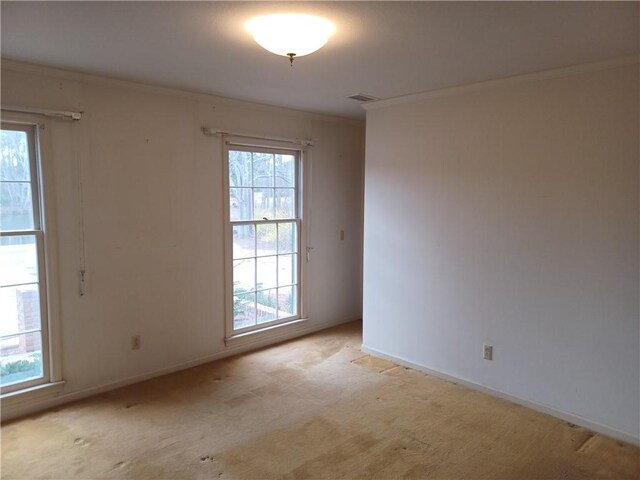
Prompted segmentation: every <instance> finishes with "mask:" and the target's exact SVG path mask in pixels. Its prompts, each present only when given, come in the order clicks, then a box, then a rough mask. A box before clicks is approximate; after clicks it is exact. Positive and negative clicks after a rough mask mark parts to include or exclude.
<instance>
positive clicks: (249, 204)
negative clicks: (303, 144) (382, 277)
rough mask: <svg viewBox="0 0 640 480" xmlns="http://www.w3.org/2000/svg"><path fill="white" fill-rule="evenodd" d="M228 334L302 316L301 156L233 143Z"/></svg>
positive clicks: (230, 157)
mask: <svg viewBox="0 0 640 480" xmlns="http://www.w3.org/2000/svg"><path fill="white" fill-rule="evenodd" d="M226 152H227V170H228V177H227V179H228V190H227V192H226V194H227V199H228V202H227V204H228V213H227V215H228V217H227V218H228V224H227V227H228V228H227V246H228V247H229V248H227V252H228V253H227V257H228V258H227V264H228V266H229V267H228V269H227V271H228V275H227V277H228V278H227V285H228V289H227V292H228V293H227V317H228V318H227V321H228V323H227V325H228V336H232V335H235V334H240V333H245V332H252V331H255V330H260V329H262V328H265V327H270V326H274V325H278V324H281V323H286V322H289V321H292V320H296V319H298V318H300V309H301V301H300V297H301V295H300V288H301V282H300V278H301V274H300V268H301V262H300V245H301V240H300V231H301V220H302V215H301V189H300V184H301V181H300V172H301V152H300V151H299V150H286V149H279V148H262V147H253V146H251V147H249V146H242V145H233V144H231V145H228V146H227V149H226Z"/></svg>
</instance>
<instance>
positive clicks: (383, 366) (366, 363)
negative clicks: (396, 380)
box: [351, 355, 398, 373]
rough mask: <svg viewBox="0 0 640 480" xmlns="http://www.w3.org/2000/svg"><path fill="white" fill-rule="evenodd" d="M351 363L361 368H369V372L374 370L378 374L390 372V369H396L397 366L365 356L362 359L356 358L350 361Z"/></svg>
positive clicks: (380, 359)
mask: <svg viewBox="0 0 640 480" xmlns="http://www.w3.org/2000/svg"><path fill="white" fill-rule="evenodd" d="M351 363H354V364H356V365H360V366H361V367H366V368H369V369H371V370H375V371H376V372H378V373H382V372H385V371H387V370H391V369H392V368H396V367H397V366H398V365H396V364H395V363H393V362H390V361H388V360H383V359H382V358H377V357H372V356H371V355H365V356H363V357H360V358H356V359H355V360H352V361H351Z"/></svg>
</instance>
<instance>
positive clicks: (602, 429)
mask: <svg viewBox="0 0 640 480" xmlns="http://www.w3.org/2000/svg"><path fill="white" fill-rule="evenodd" d="M361 350H362V351H363V352H364V353H368V354H370V355H374V356H376V357H380V358H383V359H385V360H389V361H391V362H394V363H397V364H398V365H402V366H404V367H409V368H413V369H414V370H418V371H420V372H424V373H427V374H429V375H433V376H434V377H438V378H441V379H443V380H447V381H449V382H456V383H460V384H461V385H464V386H466V387H469V388H471V389H473V390H477V391H479V392H483V393H486V394H488V395H492V396H494V397H498V398H502V399H503V400H507V401H509V402H513V403H517V404H518V405H522V406H523V407H527V408H530V409H532V410H535V411H537V412H541V413H546V414H547V415H551V416H552V417H556V418H559V419H561V420H564V421H566V422H570V423H573V424H575V425H580V426H581V427H584V428H588V429H589V430H593V431H594V432H597V433H600V434H602V435H607V436H609V437H612V438H615V439H617V440H621V441H623V442H627V443H629V444H631V445H636V446H640V437H638V436H635V435H633V434H631V433H628V432H623V431H621V430H618V429H615V428H612V427H608V426H606V425H602V424H601V423H598V422H594V421H593V420H589V419H588V418H584V417H581V416H580V415H575V414H573V413H569V412H565V411H564V410H560V409H557V408H555V407H552V406H550V405H545V404H543V403H538V402H533V401H531V400H526V399H524V398H520V397H518V396H515V395H512V394H510V393H506V392H503V391H500V390H496V389H495V388H491V387H487V386H484V385H481V384H479V383H475V382H472V381H471V380H466V379H463V378H459V377H456V376H454V375H451V374H449V373H444V372H441V371H439V370H434V369H432V368H429V367H425V366H424V365H420V364H418V363H415V362H412V361H411V360H407V359H405V358H402V357H396V356H395V355H390V354H388V353H385V352H382V351H380V350H377V349H375V348H372V347H368V346H366V345H364V344H363V345H362V346H361Z"/></svg>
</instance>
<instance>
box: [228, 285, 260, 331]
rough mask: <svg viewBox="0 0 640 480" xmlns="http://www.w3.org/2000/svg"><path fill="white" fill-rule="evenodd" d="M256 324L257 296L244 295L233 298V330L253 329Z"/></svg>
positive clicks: (251, 294)
mask: <svg viewBox="0 0 640 480" xmlns="http://www.w3.org/2000/svg"><path fill="white" fill-rule="evenodd" d="M255 324H256V294H255V293H243V294H241V295H235V296H234V297H233V328H234V329H236V330H237V329H238V328H245V327H251V326H253V325H255Z"/></svg>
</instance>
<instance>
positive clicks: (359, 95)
mask: <svg viewBox="0 0 640 480" xmlns="http://www.w3.org/2000/svg"><path fill="white" fill-rule="evenodd" d="M347 98H352V99H354V100H357V101H359V102H371V101H373V100H380V99H379V98H376V97H372V96H371V95H365V94H364V93H356V94H355V95H349V96H348V97H347Z"/></svg>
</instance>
